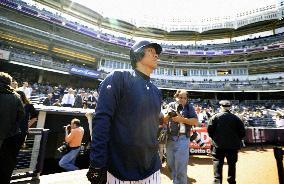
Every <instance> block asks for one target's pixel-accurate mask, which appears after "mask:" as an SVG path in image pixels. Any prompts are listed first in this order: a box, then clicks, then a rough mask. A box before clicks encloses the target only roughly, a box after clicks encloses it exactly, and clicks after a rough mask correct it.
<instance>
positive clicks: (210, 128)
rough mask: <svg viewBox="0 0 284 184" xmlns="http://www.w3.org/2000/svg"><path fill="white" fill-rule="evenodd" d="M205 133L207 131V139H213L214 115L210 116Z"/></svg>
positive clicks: (214, 128) (214, 129)
mask: <svg viewBox="0 0 284 184" xmlns="http://www.w3.org/2000/svg"><path fill="white" fill-rule="evenodd" d="M207 131H208V135H209V137H211V138H213V137H214V134H215V131H216V115H215V116H212V117H211V118H210V119H209V122H208V126H207Z"/></svg>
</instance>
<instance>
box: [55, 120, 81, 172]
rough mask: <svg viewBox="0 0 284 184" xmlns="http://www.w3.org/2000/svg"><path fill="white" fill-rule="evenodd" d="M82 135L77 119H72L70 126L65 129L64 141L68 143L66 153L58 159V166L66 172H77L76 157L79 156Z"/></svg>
mask: <svg viewBox="0 0 284 184" xmlns="http://www.w3.org/2000/svg"><path fill="white" fill-rule="evenodd" d="M83 135H84V129H83V127H80V120H79V119H76V118H74V119H72V120H71V125H67V126H66V127H65V141H66V142H67V143H68V149H69V150H68V152H67V153H66V154H65V155H64V156H63V157H62V158H61V159H60V161H59V166H60V167H62V168H64V169H65V170H66V171H74V170H77V169H78V167H76V166H75V161H76V157H77V155H78V154H79V151H80V147H81V142H82V139H83Z"/></svg>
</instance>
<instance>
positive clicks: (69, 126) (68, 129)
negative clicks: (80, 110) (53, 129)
mask: <svg viewBox="0 0 284 184" xmlns="http://www.w3.org/2000/svg"><path fill="white" fill-rule="evenodd" d="M63 128H64V130H65V129H66V128H67V131H68V134H69V133H70V132H71V125H67V126H63Z"/></svg>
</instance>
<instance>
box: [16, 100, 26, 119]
mask: <svg viewBox="0 0 284 184" xmlns="http://www.w3.org/2000/svg"><path fill="white" fill-rule="evenodd" d="M17 107H18V108H17V117H16V121H17V122H21V121H22V120H23V119H24V117H25V109H24V105H23V103H22V101H21V100H20V99H19V98H17Z"/></svg>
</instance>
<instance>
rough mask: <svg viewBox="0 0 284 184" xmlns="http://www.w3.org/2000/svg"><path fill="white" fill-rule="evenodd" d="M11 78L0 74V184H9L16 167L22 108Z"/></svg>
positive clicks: (5, 74) (22, 116)
mask: <svg viewBox="0 0 284 184" xmlns="http://www.w3.org/2000/svg"><path fill="white" fill-rule="evenodd" d="M11 83H12V77H11V76H10V75H9V74H7V73H4V72H0V119H1V121H0V176H1V183H3V184H8V183H10V178H11V175H12V171H13V169H14V167H15V165H16V156H17V153H18V150H19V148H18V146H16V145H17V142H18V141H19V139H20V138H21V137H20V135H21V134H20V122H21V120H22V119H23V118H24V107H23V104H22V101H21V100H20V97H19V96H18V95H17V94H16V93H15V92H14V89H13V88H12V87H10V85H11Z"/></svg>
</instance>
